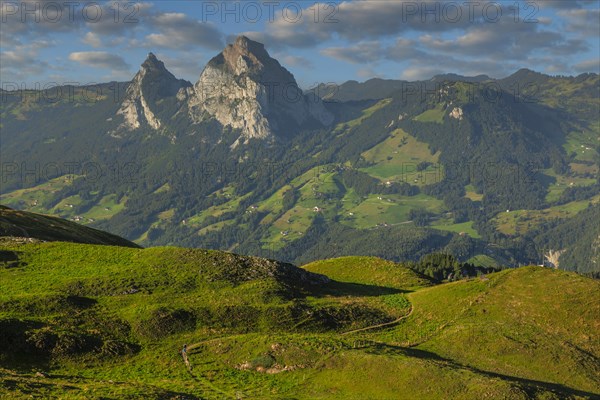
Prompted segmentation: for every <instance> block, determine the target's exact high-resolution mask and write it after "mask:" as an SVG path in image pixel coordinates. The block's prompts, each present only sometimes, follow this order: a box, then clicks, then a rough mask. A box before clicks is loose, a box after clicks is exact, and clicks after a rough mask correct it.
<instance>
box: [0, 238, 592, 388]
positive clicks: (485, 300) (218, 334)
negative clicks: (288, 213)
mask: <svg viewBox="0 0 600 400" xmlns="http://www.w3.org/2000/svg"><path fill="white" fill-rule="evenodd" d="M0 254H1V255H2V261H0V327H1V329H2V332H3V341H2V342H1V343H0V381H1V384H0V397H6V398H15V399H21V398H30V396H34V397H36V396H37V397H44V398H49V397H50V398H51V397H59V398H65V399H100V398H103V399H122V398H140V397H146V398H149V399H174V398H180V399H183V398H185V399H236V398H247V399H283V398H293V399H364V398H371V399H397V398H407V399H408V398H411V399H412V398H430V399H447V398H464V399H481V398H486V397H487V398H506V399H529V398H540V399H558V398H561V399H562V398H590V399H591V398H594V397H595V396H596V397H597V396H598V395H600V385H599V383H598V382H599V380H598V367H597V366H598V357H599V356H600V343H599V342H598V338H597V335H595V332H597V331H598V329H599V328H600V326H598V323H599V322H598V321H599V318H598V317H599V315H600V309H599V302H598V301H597V300H598V297H597V294H598V293H600V287H599V286H600V285H599V283H598V282H597V281H593V280H591V279H588V278H583V277H581V276H578V275H576V274H572V273H566V272H561V271H554V270H548V269H542V268H521V269H517V270H508V271H504V272H501V273H497V274H491V275H488V276H487V277H484V278H482V279H479V278H478V279H473V280H468V281H459V282H454V283H449V284H443V285H437V286H432V283H431V282H430V281H429V280H428V279H426V278H424V277H422V276H421V275H419V274H417V273H415V272H413V271H411V270H409V269H407V268H406V267H403V266H402V265H399V264H395V263H391V262H388V261H385V260H381V259H377V258H372V257H345V258H340V259H334V260H325V261H320V262H314V263H311V264H308V265H305V266H304V268H303V269H300V268H296V267H294V266H292V265H290V264H284V263H279V262H276V261H271V260H265V259H260V258H253V257H245V256H238V255H234V254H231V253H224V252H219V251H207V250H200V249H198V250H193V249H183V248H174V247H162V248H150V249H135V248H127V247H112V246H98V245H86V244H76V243H64V242H52V243H17V242H6V243H2V244H0ZM323 274H327V275H329V276H330V278H331V279H332V280H329V279H328V278H326V277H325V276H324V275H323ZM183 343H187V344H188V346H189V359H190V361H191V365H192V369H191V371H188V370H187V369H186V366H185V364H184V363H183V361H182V358H181V356H180V355H179V354H178V350H179V349H180V348H181V346H182V344H183Z"/></svg>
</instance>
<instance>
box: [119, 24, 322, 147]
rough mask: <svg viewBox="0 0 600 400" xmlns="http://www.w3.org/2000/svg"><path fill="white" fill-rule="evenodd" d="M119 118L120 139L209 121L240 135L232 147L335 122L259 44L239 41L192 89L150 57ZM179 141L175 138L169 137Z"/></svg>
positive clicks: (208, 67) (214, 61)
mask: <svg viewBox="0 0 600 400" xmlns="http://www.w3.org/2000/svg"><path fill="white" fill-rule="evenodd" d="M117 116H118V117H119V116H120V117H122V122H120V125H119V126H118V128H117V129H116V130H115V131H113V132H111V134H113V135H114V136H116V137H120V136H121V135H122V134H123V133H124V132H128V131H133V130H135V129H138V128H142V127H144V128H147V127H149V128H151V129H153V130H157V131H159V130H164V128H165V127H166V126H167V124H168V123H169V121H170V120H172V119H173V118H177V119H178V120H179V118H185V119H186V120H187V121H186V123H189V124H197V123H201V122H203V121H207V120H210V119H215V120H217V121H218V122H219V123H220V124H221V125H223V126H225V127H231V128H233V129H239V130H240V131H241V136H240V138H239V139H238V141H237V142H236V145H237V144H239V143H243V142H246V141H247V140H248V139H251V138H256V139H269V140H273V139H277V138H281V137H290V136H291V135H293V134H294V133H295V132H297V131H298V130H300V129H302V128H307V127H322V126H327V125H330V124H331V123H332V122H333V115H332V114H331V113H330V112H329V111H327V109H326V108H325V107H324V106H323V103H322V102H321V100H320V99H319V98H318V97H316V96H314V95H310V96H305V95H304V94H303V92H302V90H301V89H300V88H299V87H298V84H297V83H296V79H295V78H294V76H293V75H292V74H291V73H290V72H289V71H288V70H287V69H285V68H284V67H282V66H281V64H279V62H278V61H277V60H275V59H273V58H272V57H271V56H269V54H268V53H267V51H266V50H265V48H264V46H263V45H262V44H261V43H258V42H255V41H252V40H250V39H248V38H247V37H245V36H240V37H238V38H237V39H236V41H235V43H233V44H230V45H228V46H227V47H226V48H225V50H223V52H221V53H220V54H219V55H217V56H216V57H214V58H213V59H212V60H210V61H209V62H208V64H207V65H206V67H205V68H204V70H203V71H202V73H201V75H200V78H199V79H198V82H196V84H195V85H192V84H191V83H189V82H187V81H184V80H179V79H177V78H175V76H173V74H171V73H170V72H169V71H168V70H167V69H166V68H165V65H164V64H163V63H162V61H159V60H158V59H157V58H156V57H155V56H154V54H152V53H150V54H149V55H148V58H147V59H146V61H144V63H143V64H142V66H141V68H140V70H139V72H138V73H137V74H136V75H135V77H134V78H133V81H132V82H131V83H130V84H129V86H128V88H127V91H126V93H125V99H124V100H123V102H122V104H121V107H120V108H119V110H118V111H117ZM171 134H172V135H177V132H171Z"/></svg>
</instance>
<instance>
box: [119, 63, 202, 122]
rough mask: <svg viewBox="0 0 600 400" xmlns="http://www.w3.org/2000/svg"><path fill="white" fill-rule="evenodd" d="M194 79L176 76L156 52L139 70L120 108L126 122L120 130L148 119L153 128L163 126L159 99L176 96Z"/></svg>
mask: <svg viewBox="0 0 600 400" xmlns="http://www.w3.org/2000/svg"><path fill="white" fill-rule="evenodd" d="M190 86H191V83H190V82H187V81H185V80H183V79H177V78H176V77H175V75H173V74H172V73H171V72H170V71H169V70H167V68H166V67H165V64H164V63H163V62H162V61H160V60H159V59H158V58H157V57H156V56H155V55H154V53H148V57H147V58H146V60H145V61H144V62H143V63H142V65H141V67H140V70H139V71H138V72H137V74H136V75H135V76H134V78H133V80H132V81H131V83H130V84H129V86H128V87H127V91H126V93H125V99H124V100H123V102H122V103H121V107H120V108H119V110H118V111H117V115H121V116H123V119H124V120H123V123H122V124H121V125H120V126H119V127H118V128H117V131H124V130H133V129H137V128H140V127H141V126H142V125H143V124H144V123H147V124H148V125H149V126H150V127H151V128H152V129H155V130H157V129H160V128H161V127H162V126H163V123H162V121H161V120H160V119H159V118H158V117H157V115H156V114H157V112H158V111H159V107H158V106H157V102H158V101H160V100H161V99H164V98H166V97H172V96H176V95H177V92H178V91H179V90H180V89H182V88H186V87H190Z"/></svg>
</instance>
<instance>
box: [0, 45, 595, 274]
mask: <svg viewBox="0 0 600 400" xmlns="http://www.w3.org/2000/svg"><path fill="white" fill-rule="evenodd" d="M167 68H168V65H165V64H164V63H163V62H162V61H160V60H159V59H158V58H157V57H156V56H155V55H154V54H152V53H150V54H149V55H148V57H147V59H146V60H145V61H144V62H143V63H142V65H141V67H140V70H139V72H138V73H137V74H136V75H135V76H134V77H133V79H132V80H131V81H130V82H121V83H118V82H111V83H106V84H100V85H97V86H95V87H79V86H78V87H73V86H70V87H68V86H64V87H58V88H54V89H51V90H54V92H53V93H62V94H63V95H62V96H59V98H58V100H52V101H50V100H49V99H48V96H46V95H45V94H44V92H39V91H34V90H18V91H4V90H3V91H2V93H0V95H1V97H2V107H1V109H0V114H1V117H2V122H1V124H2V125H1V127H2V129H1V132H0V139H1V143H2V146H1V148H0V155H1V157H2V188H1V193H0V202H1V203H2V204H4V205H6V206H8V207H11V208H13V209H15V210H21V211H29V212H35V213H42V214H48V215H53V216H57V217H61V218H64V219H67V220H70V221H72V222H77V223H79V224H84V225H88V226H90V227H92V228H98V229H104V230H107V231H109V232H112V233H114V234H117V235H120V236H122V237H124V238H126V239H127V240H129V241H132V242H135V243H136V244H138V245H141V246H144V247H148V246H164V245H167V246H184V247H196V248H207V249H215V250H223V251H232V252H236V253H240V254H246V255H250V256H263V257H267V258H272V259H278V260H282V261H285V262H293V263H297V264H304V263H307V262H311V261H315V260H319V259H324V258H331V257H340V256H348V255H357V254H360V255H364V256H376V257H383V258H385V259H387V260H391V261H394V262H417V261H419V259H421V258H422V257H424V256H425V255H427V254H429V253H433V252H436V253H444V254H449V255H452V256H453V257H455V258H456V259H457V260H459V261H460V262H464V263H469V264H472V265H475V266H478V267H481V268H500V267H514V266H518V265H528V264H535V265H546V266H551V267H558V268H559V269H564V270H571V271H577V272H580V273H587V274H594V273H598V272H599V271H600V252H599V248H600V227H599V225H598V224H597V223H596V222H597V221H598V219H599V215H600V205H599V201H600V185H599V184H600V181H599V174H598V171H599V165H600V161H599V160H600V158H599V145H600V142H599V137H600V124H599V121H598V107H600V97H599V85H600V79H599V77H598V75H597V74H582V75H579V76H577V77H563V76H548V75H544V74H540V73H537V72H534V71H530V70H525V69H523V70H519V71H517V72H516V73H514V74H513V75H510V76H508V77H506V78H503V79H492V78H489V77H487V76H478V77H464V76H460V75H456V74H446V75H438V76H435V77H433V78H432V79H430V80H426V81H418V82H405V81H395V80H388V81H384V80H381V79H371V80H368V81H366V82H362V83H358V82H354V81H350V82H346V83H344V84H341V85H331V84H322V85H318V86H317V87H315V88H309V90H302V89H301V88H300V87H299V86H298V84H297V82H296V80H295V78H294V76H293V75H292V74H291V73H290V72H289V71H288V70H287V69H286V68H285V67H284V66H282V65H281V64H280V63H279V62H278V61H277V60H275V59H274V58H272V57H271V56H270V55H269V53H268V51H267V49H266V48H265V47H264V46H263V45H262V44H261V43H258V42H256V41H253V40H251V39H248V38H247V37H244V36H240V37H238V38H237V39H235V41H234V42H233V43H231V44H229V45H227V47H226V48H225V49H224V50H223V51H222V52H221V53H219V54H218V55H216V56H215V57H213V58H212V59H211V60H210V61H209V62H208V64H207V65H206V66H205V68H204V70H203V71H201V73H200V75H199V78H198V81H197V82H195V83H191V82H188V81H185V80H182V79H178V78H176V77H175V76H174V75H173V74H172V73H171V72H169V70H168V69H167ZM91 93H93V94H94V95H93V96H92V95H91ZM567 232H568V233H567Z"/></svg>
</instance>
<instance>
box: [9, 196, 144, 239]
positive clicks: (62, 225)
mask: <svg viewBox="0 0 600 400" xmlns="http://www.w3.org/2000/svg"><path fill="white" fill-rule="evenodd" d="M1 236H9V237H25V238H32V239H38V240H43V241H63V242H76V243H88V244H104V245H112V246H126V247H139V246H138V245H136V244H135V243H133V242H130V241H128V240H125V239H123V238H121V237H119V236H116V235H111V234H110V233H107V232H103V231H100V230H97V229H92V228H88V227H85V226H82V225H79V224H76V223H74V222H69V221H65V220H64V219H61V218H56V217H51V216H48V215H42V214H36V213H31V212H26V211H17V210H13V209H11V208H9V207H6V206H2V205H0V237H1Z"/></svg>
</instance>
